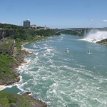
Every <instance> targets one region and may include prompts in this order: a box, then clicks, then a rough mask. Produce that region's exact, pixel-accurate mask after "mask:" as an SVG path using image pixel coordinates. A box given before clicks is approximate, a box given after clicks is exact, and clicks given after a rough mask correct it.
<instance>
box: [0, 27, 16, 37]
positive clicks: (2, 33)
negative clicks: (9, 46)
mask: <svg viewBox="0 0 107 107" xmlns="http://www.w3.org/2000/svg"><path fill="white" fill-rule="evenodd" d="M14 34H15V31H14V30H11V29H2V28H0V39H3V38H5V37H9V36H10V35H14Z"/></svg>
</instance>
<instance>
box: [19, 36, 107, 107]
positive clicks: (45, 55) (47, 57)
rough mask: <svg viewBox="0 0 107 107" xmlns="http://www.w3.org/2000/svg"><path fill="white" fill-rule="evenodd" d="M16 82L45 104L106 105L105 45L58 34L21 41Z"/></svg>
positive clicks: (56, 106)
mask: <svg viewBox="0 0 107 107" xmlns="http://www.w3.org/2000/svg"><path fill="white" fill-rule="evenodd" d="M25 48H26V49H27V50H28V51H30V52H32V54H31V55H30V56H28V57H26V58H25V60H26V61H28V63H27V64H23V65H22V66H21V67H19V69H18V71H19V72H20V74H21V76H22V79H21V81H20V82H19V83H18V84H17V86H18V87H19V88H20V89H21V90H23V91H30V92H32V94H33V96H34V97H37V98H39V99H41V100H43V101H45V102H47V104H48V107H107V46H103V45H99V44H95V43H90V42H86V41H83V40H80V38H79V37H76V36H73V35H61V36H54V37H49V38H47V39H44V40H41V41H38V42H33V43H30V44H27V45H25Z"/></svg>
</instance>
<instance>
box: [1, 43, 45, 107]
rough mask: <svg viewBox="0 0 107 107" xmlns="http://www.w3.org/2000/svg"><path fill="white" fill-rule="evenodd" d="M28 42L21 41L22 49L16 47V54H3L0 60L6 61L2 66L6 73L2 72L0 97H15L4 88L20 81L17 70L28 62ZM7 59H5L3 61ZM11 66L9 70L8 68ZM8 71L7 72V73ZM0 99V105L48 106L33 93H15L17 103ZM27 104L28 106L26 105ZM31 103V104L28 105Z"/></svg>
mask: <svg viewBox="0 0 107 107" xmlns="http://www.w3.org/2000/svg"><path fill="white" fill-rule="evenodd" d="M27 43H28V42H23V43H20V45H21V46H19V47H21V48H20V49H17V48H15V51H14V54H13V55H12V56H10V55H5V54H1V55H0V56H1V59H0V62H1V63H4V64H2V67H4V68H6V69H5V70H4V69H2V70H4V74H3V73H1V72H0V73H1V74H2V75H0V98H2V99H7V101H10V100H12V99H14V95H12V94H9V93H5V92H4V91H2V90H4V89H6V88H8V87H9V86H12V85H15V84H17V83H18V82H19V81H20V73H19V72H18V71H17V69H18V67H20V66H21V65H22V64H27V62H26V61H25V60H24V58H25V57H26V56H28V55H30V54H31V53H30V52H29V51H27V50H26V49H25V48H24V45H25V44H27ZM4 59H5V61H3V60H4ZM6 65H7V66H6ZM7 68H9V70H7ZM5 72H6V73H5ZM2 99H1V100H0V106H3V107H7V106H5V105H6V104H7V105H9V107H10V106H11V105H15V107H47V105H46V103H44V102H42V101H39V100H38V99H34V98H33V97H32V96H31V95H28V94H26V93H25V94H23V95H17V94H16V95H15V99H14V100H15V103H14V104H13V102H12V103H11V102H6V101H3V100H2ZM20 99H22V100H23V103H22V102H21V101H20ZM17 101H19V102H20V104H21V103H22V104H21V105H20V106H19V105H17V103H16V102H17ZM26 105H27V106H26ZM28 105H29V106H28Z"/></svg>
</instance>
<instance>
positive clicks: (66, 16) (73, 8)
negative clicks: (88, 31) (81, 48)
mask: <svg viewBox="0 0 107 107" xmlns="http://www.w3.org/2000/svg"><path fill="white" fill-rule="evenodd" d="M26 19H30V21H31V23H32V24H37V25H42V26H45V25H46V26H49V27H55V28H56V27H60V28H61V27H62V28H69V27H71V28H72V27H107V0H0V22H2V23H12V24H18V25H22V22H23V20H26Z"/></svg>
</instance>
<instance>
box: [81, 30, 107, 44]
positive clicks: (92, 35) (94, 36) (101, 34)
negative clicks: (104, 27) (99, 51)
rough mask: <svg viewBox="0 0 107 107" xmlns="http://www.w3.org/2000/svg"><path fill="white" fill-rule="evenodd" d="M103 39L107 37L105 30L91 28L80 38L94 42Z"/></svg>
mask: <svg viewBox="0 0 107 107" xmlns="http://www.w3.org/2000/svg"><path fill="white" fill-rule="evenodd" d="M103 39H107V31H100V30H91V31H90V32H89V33H87V34H86V35H85V36H84V38H83V39H82V40H85V41H88V42H93V43H96V42H98V41H101V40H103Z"/></svg>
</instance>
